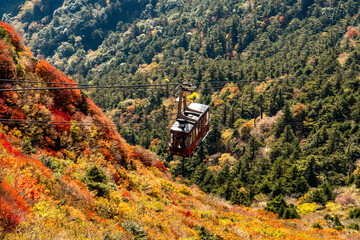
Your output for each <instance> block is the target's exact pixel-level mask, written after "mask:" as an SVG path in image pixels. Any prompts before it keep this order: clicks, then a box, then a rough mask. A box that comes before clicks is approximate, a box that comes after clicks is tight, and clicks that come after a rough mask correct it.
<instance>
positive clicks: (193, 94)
mask: <svg viewBox="0 0 360 240" xmlns="http://www.w3.org/2000/svg"><path fill="white" fill-rule="evenodd" d="M186 98H187V99H188V100H191V101H196V100H198V99H199V94H198V93H197V92H193V93H192V94H190V95H189V96H187V97H186Z"/></svg>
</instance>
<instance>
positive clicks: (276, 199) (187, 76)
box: [4, 0, 360, 230]
mask: <svg viewBox="0 0 360 240" xmlns="http://www.w3.org/2000/svg"><path fill="white" fill-rule="evenodd" d="M51 2H52V1H45V0H44V1H35V0H34V1H26V3H25V4H24V5H23V6H22V8H21V10H20V12H19V13H17V14H16V15H15V14H13V15H7V16H5V17H4V19H6V20H7V21H9V22H11V24H13V25H14V26H15V27H16V28H17V29H18V30H19V31H20V32H21V33H22V34H23V35H24V37H25V42H26V43H27V44H28V45H29V46H30V48H31V49H32V50H33V52H34V53H35V55H36V56H37V57H39V58H40V59H41V58H45V59H46V60H47V61H49V62H50V63H52V64H54V66H56V67H58V68H60V69H61V70H63V71H64V72H66V73H68V74H70V75H72V76H73V77H74V78H75V79H77V80H78V81H79V83H82V84H96V85H105V84H106V85H112V84H130V85H132V84H135V85H139V84H152V83H161V84H166V83H178V82H192V83H194V84H196V85H197V86H198V91H197V92H196V93H193V94H192V95H190V96H189V97H188V100H189V102H190V101H196V102H201V103H205V104H209V105H210V107H211V113H212V119H211V125H212V130H211V132H210V134H209V136H208V138H207V139H206V141H205V142H204V143H203V144H202V145H201V146H200V148H199V149H198V151H197V153H196V154H195V155H194V157H193V158H191V159H187V160H184V161H183V160H182V159H180V158H177V157H175V158H174V159H173V158H172V157H171V156H169V154H168V129H169V126H170V125H171V123H172V122H173V121H174V120H175V112H176V104H175V98H174V97H173V96H174V94H175V92H174V88H173V86H172V85H170V86H169V87H164V88H161V89H156V90H155V89H154V88H149V89H145V90H137V89H136V90H135V89H131V88H129V89H121V90H120V89H110V90H109V89H107V90H91V91H88V92H84V94H87V96H91V97H92V98H93V99H94V101H95V102H96V103H97V104H98V105H99V106H100V107H101V108H102V109H103V110H104V111H105V112H106V114H107V115H108V116H109V117H111V118H112V120H113V122H114V123H115V124H116V125H117V128H118V130H119V132H120V135H121V136H123V137H124V138H125V139H126V140H127V141H128V142H129V143H131V144H133V145H141V146H142V147H144V148H148V149H150V150H152V151H153V152H156V153H157V154H158V155H159V158H160V161H161V162H163V163H164V164H165V166H166V167H168V168H169V169H171V174H172V177H173V178H177V180H179V181H182V182H183V183H185V184H187V185H191V184H196V185H198V187H199V188H200V189H201V190H202V191H205V192H208V193H213V194H216V195H218V196H221V197H223V198H225V199H227V200H230V201H231V202H232V203H236V204H242V205H245V206H252V207H256V208H264V207H265V205H267V206H266V209H267V210H270V211H273V212H276V213H278V214H279V215H280V217H282V218H297V217H302V218H305V219H307V220H308V221H309V222H311V224H315V225H314V226H315V228H322V227H332V228H336V229H338V230H341V229H343V228H355V229H359V227H358V223H359V220H358V219H359V216H358V215H359V214H357V212H359V208H358V207H359V201H358V200H359V190H358V188H359V187H360V173H359V172H358V167H359V163H358V160H359V158H360V148H359V143H360V130H359V120H360V107H359V106H360V93H359V91H360V90H359V84H360V79H359V77H360V73H359V70H360V69H359V66H360V65H359V60H360V45H359V7H360V3H359V2H358V1H354V0H340V1H312V0H303V1H267V0H260V1H240V0H226V1H225V0H219V1H211V0H198V1H182V0H160V1H146V0H142V1H137V3H136V4H135V3H134V2H133V1H125V0H123V1H120V0H107V1H91V0H76V1H75V0H74V1H64V2H62V1H56V3H55V2H54V3H53V4H50V3H51ZM215 82H216V83H215ZM284 199H286V201H287V203H285V200H284ZM266 203H267V204H266ZM290 204H293V205H290ZM314 219H315V220H314ZM316 219H322V220H321V221H322V223H321V224H320V223H318V222H317V220H316ZM317 223H318V225H316V224H317Z"/></svg>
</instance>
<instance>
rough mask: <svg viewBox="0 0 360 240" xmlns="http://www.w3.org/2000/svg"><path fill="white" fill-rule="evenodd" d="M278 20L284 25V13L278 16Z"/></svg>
mask: <svg viewBox="0 0 360 240" xmlns="http://www.w3.org/2000/svg"><path fill="white" fill-rule="evenodd" d="M279 22H280V24H281V25H284V24H285V23H286V17H285V16H284V15H282V16H280V17H279Z"/></svg>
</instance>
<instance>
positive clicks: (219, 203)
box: [0, 23, 355, 239]
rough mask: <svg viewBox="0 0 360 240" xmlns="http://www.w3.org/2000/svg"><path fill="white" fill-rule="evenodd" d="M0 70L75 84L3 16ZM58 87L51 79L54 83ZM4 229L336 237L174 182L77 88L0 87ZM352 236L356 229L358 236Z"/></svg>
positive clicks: (67, 235)
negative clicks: (31, 48) (36, 53)
mask: <svg viewBox="0 0 360 240" xmlns="http://www.w3.org/2000/svg"><path fill="white" fill-rule="evenodd" d="M0 33H1V35H0V36H1V37H0V46H1V47H0V54H1V55H0V60H1V64H2V65H3V66H6V67H2V68H1V70H0V74H1V76H3V77H7V78H14V79H15V78H16V79H19V78H21V79H23V80H26V81H36V82H39V83H29V82H25V81H23V82H17V83H12V82H3V83H2V89H12V88H21V87H40V86H44V85H45V86H47V85H50V86H55V83H57V84H56V86H65V84H69V83H71V84H73V83H74V82H73V81H72V80H71V79H69V78H67V77H66V75H65V74H63V73H62V72H60V71H58V70H57V69H55V68H54V67H52V66H51V65H50V64H48V63H47V62H45V61H43V60H40V61H39V60H37V59H36V58H34V57H33V56H32V54H31V52H30V51H29V49H27V48H26V47H24V45H23V44H22V41H21V38H20V37H19V35H18V34H17V33H16V32H14V30H13V29H12V28H11V27H10V26H9V25H7V24H4V23H0ZM50 82H51V84H46V83H50ZM0 103H1V108H0V109H1V121H2V124H1V125H0V165H1V168H0V179H1V181H0V193H1V194H0V228H1V235H0V237H1V238H5V239H33V238H36V239H40V238H44V239H50V238H62V239H80V238H81V239H83V238H84V237H85V238H90V239H102V238H107V239H109V238H110V239H118V238H122V239H132V238H133V237H135V238H136V239H178V238H191V237H193V238H198V239H209V238H210V239H253V238H259V239H279V238H281V239H283V238H288V239H290V238H291V239H324V238H328V239H336V238H338V237H341V234H343V233H341V232H338V231H335V230H332V229H326V230H306V229H309V226H308V225H307V224H306V223H303V222H301V221H300V220H286V221H285V220H279V219H277V217H276V216H275V215H274V214H271V213H266V212H264V211H254V210H251V209H249V208H245V207H239V206H232V205H229V203H227V202H225V201H224V200H221V199H219V198H217V197H214V196H209V195H206V194H204V193H203V192H201V191H200V190H198V189H197V188H195V187H190V188H189V187H186V186H184V185H181V184H179V183H176V182H173V181H171V180H170V179H169V178H168V177H167V169H166V168H164V167H163V165H162V164H161V162H159V161H157V160H156V158H157V157H156V155H154V153H151V152H149V151H147V150H144V149H141V148H139V147H132V146H130V145H128V144H127V143H126V142H125V141H124V140H123V139H122V138H121V137H120V136H119V134H118V133H117V132H116V131H115V130H114V128H113V127H112V126H111V124H112V122H111V121H110V120H109V119H108V118H106V117H105V116H104V114H103V113H102V112H101V110H100V109H99V108H98V107H97V106H96V105H95V104H94V103H93V102H92V101H91V100H90V99H89V98H87V97H86V96H85V94H84V93H82V92H81V91H78V90H41V91H38V90H32V91H20V92H15V91H7V92H1V96H0ZM354 236H355V235H354Z"/></svg>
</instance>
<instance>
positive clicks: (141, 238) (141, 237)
mask: <svg viewBox="0 0 360 240" xmlns="http://www.w3.org/2000/svg"><path fill="white" fill-rule="evenodd" d="M121 226H122V227H123V228H124V229H125V230H126V231H127V232H131V233H132V234H134V235H135V238H134V240H147V239H148V238H147V232H146V231H145V229H144V228H143V227H142V226H140V225H139V224H137V223H135V222H133V221H130V220H126V221H124V222H123V223H122V224H121Z"/></svg>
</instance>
